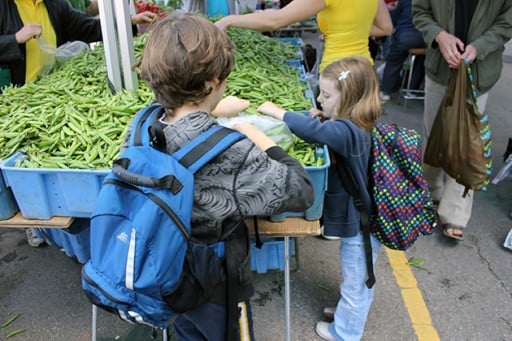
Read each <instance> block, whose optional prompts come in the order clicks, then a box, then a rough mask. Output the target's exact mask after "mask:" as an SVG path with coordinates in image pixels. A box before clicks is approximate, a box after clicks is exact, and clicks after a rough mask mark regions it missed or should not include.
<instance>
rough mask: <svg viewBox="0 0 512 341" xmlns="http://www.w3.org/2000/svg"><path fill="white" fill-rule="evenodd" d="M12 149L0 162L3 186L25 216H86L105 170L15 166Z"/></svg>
mask: <svg viewBox="0 0 512 341" xmlns="http://www.w3.org/2000/svg"><path fill="white" fill-rule="evenodd" d="M24 157H26V155H25V154H23V153H15V154H13V155H12V156H11V157H9V158H8V159H6V160H4V161H3V162H2V163H1V164H0V168H1V169H2V173H3V175H4V178H5V182H6V185H7V187H10V188H11V191H12V193H13V195H14V198H15V199H16V202H17V204H18V207H19V209H20V212H21V215H22V216H23V217H24V218H26V219H42V220H48V219H51V218H52V217H53V216H67V217H76V218H89V217H90V216H91V215H92V211H93V209H94V205H95V203H96V199H97V197H98V194H99V192H100V189H101V185H102V183H103V180H104V179H105V176H106V175H107V173H108V170H86V169H51V168H37V169H35V168H20V167H15V165H16V161H17V160H18V159H20V158H24Z"/></svg>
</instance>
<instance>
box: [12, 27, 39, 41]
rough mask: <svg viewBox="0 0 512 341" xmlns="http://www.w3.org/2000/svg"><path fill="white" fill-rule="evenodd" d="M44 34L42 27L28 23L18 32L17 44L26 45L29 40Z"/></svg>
mask: <svg viewBox="0 0 512 341" xmlns="http://www.w3.org/2000/svg"><path fill="white" fill-rule="evenodd" d="M41 33H43V29H42V28H41V25H39V24H34V23H28V24H26V25H25V26H23V27H22V28H21V29H20V30H19V31H18V32H16V35H15V36H16V42H17V43H18V44H23V43H26V42H27V41H28V40H30V39H32V38H35V37H39V36H40V35H41Z"/></svg>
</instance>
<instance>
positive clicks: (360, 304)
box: [329, 231, 382, 341]
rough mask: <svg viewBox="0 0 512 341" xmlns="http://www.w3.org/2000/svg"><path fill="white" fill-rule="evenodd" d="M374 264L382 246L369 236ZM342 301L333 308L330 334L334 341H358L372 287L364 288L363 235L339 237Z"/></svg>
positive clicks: (371, 294) (366, 313) (370, 302)
mask: <svg viewBox="0 0 512 341" xmlns="http://www.w3.org/2000/svg"><path fill="white" fill-rule="evenodd" d="M371 244H372V250H373V255H372V256H373V257H372V258H373V264H374V265H375V263H376V261H377V255H378V253H379V250H380V248H381V246H382V244H381V243H380V242H379V241H378V240H377V239H376V238H375V237H374V236H371ZM340 258H341V259H340V263H341V276H342V279H341V284H340V293H341V298H340V300H339V301H338V305H337V306H336V311H335V313H334V321H333V322H332V323H331V324H330V325H329V331H330V332H331V334H332V335H333V336H334V337H335V338H336V340H344V341H347V340H360V339H361V337H362V335H363V332H364V325H365V322H366V317H367V316H368V311H369V310H370V306H371V304H372V302H373V294H374V288H375V287H373V288H371V289H368V287H367V286H366V283H365V282H366V279H367V271H366V257H365V251H364V242H363V234H362V232H361V231H360V232H359V233H358V234H357V235H356V236H355V237H350V238H342V239H341V242H340Z"/></svg>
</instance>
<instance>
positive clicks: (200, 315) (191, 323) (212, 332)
mask: <svg viewBox="0 0 512 341" xmlns="http://www.w3.org/2000/svg"><path fill="white" fill-rule="evenodd" d="M173 326H174V330H175V331H176V334H177V336H178V340H183V341H188V340H194V341H196V340H197V341H201V340H205V341H206V340H208V341H224V339H225V337H226V326H227V306H226V305H224V304H218V303H212V302H206V303H204V304H202V305H201V306H199V307H198V308H196V309H194V310H191V311H188V312H186V313H183V314H180V315H178V316H176V319H175V320H174V323H173Z"/></svg>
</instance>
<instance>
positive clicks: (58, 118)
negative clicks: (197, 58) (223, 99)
mask: <svg viewBox="0 0 512 341" xmlns="http://www.w3.org/2000/svg"><path fill="white" fill-rule="evenodd" d="M244 31H245V32H246V33H247V35H248V38H246V39H247V40H249V39H252V38H250V37H249V35H251V36H253V32H252V31H250V30H244ZM239 35H242V36H243V35H244V33H243V32H242V33H239ZM258 35H260V36H261V34H258ZM146 39H147V35H140V36H137V37H135V38H134V50H135V56H136V58H138V57H140V56H141V54H142V51H143V48H144V44H145V41H146ZM237 39H238V40H237V43H236V44H238V47H237V50H236V55H235V58H236V65H237V66H236V68H235V70H234V71H233V73H232V74H231V75H230V77H229V78H228V89H229V90H230V92H229V93H228V92H227V93H226V95H229V94H234V93H236V92H237V91H240V93H238V94H237V95H239V96H240V97H242V98H246V99H249V100H251V102H254V103H255V105H257V104H259V103H261V102H262V101H263V100H271V101H274V102H275V103H277V104H279V105H282V106H283V107H285V108H287V109H289V110H301V109H307V108H309V107H310V106H311V103H310V102H309V101H308V100H307V99H306V98H305V96H304V95H302V96H301V95H300V94H303V92H304V90H302V89H300V90H299V89H298V86H299V85H293V86H297V88H292V85H290V84H292V83H294V82H295V79H299V81H298V82H299V83H300V77H299V76H296V75H293V74H291V73H290V72H292V69H293V68H289V67H287V69H284V68H283V69H280V67H278V66H277V65H274V64H265V65H261V67H260V68H255V67H254V64H250V65H244V64H245V63H249V62H253V61H254V60H257V59H256V57H255V55H258V53H257V52H258V51H259V50H255V49H253V50H252V55H251V57H247V56H244V53H245V52H244V51H245V50H244V49H242V48H241V46H242V43H241V41H242V40H243V37H238V38H237ZM268 39H269V40H272V41H274V45H276V44H275V40H274V39H271V38H268ZM282 44H284V43H282ZM285 45H291V44H285ZM291 46H292V47H293V45H291ZM274 53H281V52H275V51H274V52H272V53H270V52H268V51H267V52H266V53H265V54H266V56H260V57H258V58H262V60H263V59H269V58H270V57H271V54H274ZM262 54H263V53H262ZM279 56H281V55H279ZM274 57H275V55H274ZM281 57H282V56H281ZM281 57H278V58H277V59H279V58H281ZM276 64H277V63H276ZM280 64H281V66H282V65H284V63H280ZM249 71H251V72H250V73H249ZM262 80H267V81H269V84H268V85H266V83H264V82H262ZM247 83H249V84H250V86H249V85H248V84H247ZM304 86H305V85H304ZM267 88H268V89H269V90H268V92H267V91H264V89H267ZM278 90H279V91H278ZM271 94H272V95H274V96H276V97H271V96H270V95H271ZM291 94H293V95H294V94H299V95H297V96H295V95H294V96H290V95H291ZM277 96H279V97H282V99H281V100H280V99H279V98H278V97H277ZM153 100H154V96H153V93H152V91H151V90H150V89H149V87H148V86H147V85H146V83H145V82H143V81H140V82H139V87H138V89H137V90H136V91H133V92H132V91H126V90H120V91H118V92H116V93H115V94H112V93H111V91H110V89H109V87H108V82H107V68H106V63H105V61H104V51H103V48H102V46H101V45H98V46H96V48H95V49H92V50H90V51H86V52H84V53H82V54H81V55H79V56H77V57H74V58H72V59H70V60H68V61H67V62H65V63H64V64H62V65H59V66H57V67H56V68H55V69H54V70H53V72H52V73H50V74H49V75H46V76H45V77H43V78H41V79H39V80H38V81H36V82H32V83H27V84H25V85H24V86H22V87H7V88H5V89H4V92H3V94H2V95H0V160H3V159H6V158H7V157H9V156H10V155H12V154H13V153H15V152H18V151H21V152H24V153H25V154H27V155H28V157H26V158H23V160H22V161H21V162H19V163H18V164H17V166H19V167H28V168H59V169H93V170H101V169H110V167H111V163H112V161H113V160H114V159H115V158H116V157H117V156H118V153H119V148H120V145H121V142H122V139H123V137H124V135H125V133H126V130H127V128H128V126H129V123H130V121H131V119H132V118H133V115H134V114H135V113H136V112H137V111H139V110H140V109H141V108H143V107H144V106H146V105H148V104H149V103H151V102H152V101H153ZM312 148H314V147H313V146H312Z"/></svg>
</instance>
